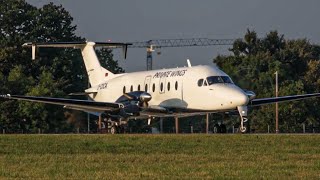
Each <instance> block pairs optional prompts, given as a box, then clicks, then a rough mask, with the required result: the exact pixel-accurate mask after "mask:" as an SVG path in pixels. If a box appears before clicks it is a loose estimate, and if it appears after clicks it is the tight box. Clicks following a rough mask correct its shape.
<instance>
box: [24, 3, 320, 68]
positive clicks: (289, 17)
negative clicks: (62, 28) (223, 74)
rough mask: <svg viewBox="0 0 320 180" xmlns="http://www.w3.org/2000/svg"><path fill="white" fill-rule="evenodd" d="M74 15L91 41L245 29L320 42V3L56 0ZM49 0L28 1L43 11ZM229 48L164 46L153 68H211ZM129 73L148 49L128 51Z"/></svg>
mask: <svg viewBox="0 0 320 180" xmlns="http://www.w3.org/2000/svg"><path fill="white" fill-rule="evenodd" d="M51 1H52V2H54V3H55V4H62V6H63V7H64V8H65V9H66V10H67V11H69V12H70V14H71V16H72V17H73V18H74V24H75V25H77V34H78V35H80V36H82V37H84V38H86V39H87V40H91V41H106V40H109V39H110V40H112V41H121V42H130V41H147V40H150V39H167V38H172V39H176V38H193V37H203V38H218V39H222V38H241V37H243V35H244V34H245V32H246V29H247V28H249V29H252V30H255V31H256V32H257V33H258V35H259V36H264V35H265V34H266V33H267V32H269V31H270V30H278V32H280V33H281V34H284V35H285V37H286V38H307V39H309V40H310V41H311V42H313V43H319V42H320V24H319V21H318V17H319V12H320V11H319V8H320V1H319V0H304V1H301V0H198V1H196V0H157V1H156V0H136V1H134V0H107V1H106V0H64V1H62V0H51ZM51 1H50V0H27V2H29V3H31V4H32V5H36V6H38V7H41V6H42V5H44V4H47V3H49V2H51ZM227 49H228V47H226V46H210V47H185V48H162V50H161V52H162V53H161V55H156V53H154V55H153V59H154V60H153V63H154V69H157V68H169V67H177V66H185V65H186V59H188V58H189V59H190V60H191V63H192V64H193V65H198V64H209V65H212V59H213V58H214V57H215V56H216V55H217V54H226V53H228V51H227ZM114 54H115V57H116V59H118V60H119V63H120V65H121V66H122V67H124V68H125V70H126V71H127V72H132V71H140V70H145V69H146V50H145V49H129V51H128V58H127V59H126V60H123V59H122V58H121V56H120V55H121V54H120V51H116V52H115V53H114Z"/></svg>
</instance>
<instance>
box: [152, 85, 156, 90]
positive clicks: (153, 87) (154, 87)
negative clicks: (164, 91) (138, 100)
mask: <svg viewBox="0 0 320 180" xmlns="http://www.w3.org/2000/svg"><path fill="white" fill-rule="evenodd" d="M155 90H156V85H155V84H154V83H153V85H152V92H154V91H155Z"/></svg>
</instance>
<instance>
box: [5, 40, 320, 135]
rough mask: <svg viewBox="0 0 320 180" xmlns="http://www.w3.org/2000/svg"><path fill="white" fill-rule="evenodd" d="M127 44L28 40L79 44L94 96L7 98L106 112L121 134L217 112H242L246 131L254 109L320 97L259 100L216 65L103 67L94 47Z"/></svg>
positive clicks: (68, 45) (242, 128)
mask: <svg viewBox="0 0 320 180" xmlns="http://www.w3.org/2000/svg"><path fill="white" fill-rule="evenodd" d="M128 45H130V44H125V43H104V42H103V43H101V42H67V43H66V42H55V43H25V44H24V46H27V47H32V57H33V59H34V58H35V49H36V47H62V48H79V49H81V53H82V56H83V60H84V64H85V67H86V70H87V73H88V77H89V82H90V84H91V88H89V89H86V90H85V92H84V93H74V95H80V94H82V95H88V96H89V97H90V99H91V100H79V99H65V98H50V97H35V96H22V95H10V94H7V95H2V96H1V97H3V98H9V99H18V100H26V101H34V102H41V103H48V104H56V105H62V106H64V108H67V109H75V110H81V111H85V112H95V113H97V112H98V113H103V114H105V115H106V117H108V118H109V119H110V120H112V124H113V126H112V129H111V132H112V133H115V132H116V130H117V128H120V127H121V126H122V124H123V122H126V121H127V120H128V119H131V118H141V117H143V118H149V119H150V118H151V117H165V116H191V115H197V114H204V113H214V112H231V111H238V112H239V115H240V117H241V121H240V128H239V129H240V131H241V132H242V133H245V132H246V131H247V128H246V127H245V125H244V122H246V121H247V120H248V119H247V112H248V107H252V106H261V105H265V104H270V103H276V102H284V101H293V100H300V99H306V98H311V97H319V96H320V93H314V94H304V95H294V96H284V97H271V98H263V99H255V94H254V93H253V92H252V91H246V90H243V89H241V88H240V87H238V86H237V85H235V84H234V83H233V81H232V80H231V78H230V77H229V76H228V75H227V74H226V73H224V72H223V71H221V70H220V69H218V68H217V67H211V66H193V67H191V64H190V63H189V62H188V67H181V68H172V69H162V70H152V71H140V72H133V73H123V74H113V73H112V72H110V71H109V70H107V69H105V68H103V67H101V65H100V63H99V60H98V58H97V55H96V53H95V50H94V48H95V47H96V46H107V47H119V46H121V47H123V49H124V52H125V55H126V49H127V46H128Z"/></svg>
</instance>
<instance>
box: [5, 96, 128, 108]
mask: <svg viewBox="0 0 320 180" xmlns="http://www.w3.org/2000/svg"><path fill="white" fill-rule="evenodd" d="M0 97H1V98H6V99H17V100H24V101H33V102H41V103H46V104H55V105H62V106H64V108H67V109H76V110H83V111H92V112H104V111H116V110H118V109H120V108H121V107H123V105H122V104H120V103H109V102H96V101H90V100H79V99H65V98H49V97H35V96H20V95H10V94H7V95H0Z"/></svg>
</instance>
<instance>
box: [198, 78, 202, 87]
mask: <svg viewBox="0 0 320 180" xmlns="http://www.w3.org/2000/svg"><path fill="white" fill-rule="evenodd" d="M202 84H203V79H199V80H198V86H199V87H201V86H202Z"/></svg>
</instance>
